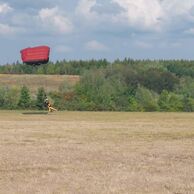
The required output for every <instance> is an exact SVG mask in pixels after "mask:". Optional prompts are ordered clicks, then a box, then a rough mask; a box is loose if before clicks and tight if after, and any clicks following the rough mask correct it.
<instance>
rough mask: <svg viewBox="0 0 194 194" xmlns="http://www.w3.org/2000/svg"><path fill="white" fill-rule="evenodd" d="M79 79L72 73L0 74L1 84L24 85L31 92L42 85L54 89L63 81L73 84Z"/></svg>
mask: <svg viewBox="0 0 194 194" xmlns="http://www.w3.org/2000/svg"><path fill="white" fill-rule="evenodd" d="M78 81H79V76H76V75H75V76H73V75H25V74H21V75H17V74H0V83H1V86H5V85H6V86H7V87H21V86H23V85H26V86H27V87H28V88H29V89H30V90H31V92H32V93H35V92H36V91H37V89H38V88H39V87H44V88H45V89H46V91H48V92H49V91H56V90H58V88H59V86H60V85H61V84H63V82H67V83H69V84H70V85H74V84H75V83H77V82H78Z"/></svg>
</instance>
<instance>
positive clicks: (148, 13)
mask: <svg viewBox="0 0 194 194" xmlns="http://www.w3.org/2000/svg"><path fill="white" fill-rule="evenodd" d="M112 1H113V2H115V3H117V4H118V5H119V6H120V7H121V8H123V10H124V11H122V13H120V14H117V15H115V21H117V22H121V23H125V24H128V25H129V26H131V27H132V28H135V29H140V30H153V31H158V30H159V31H162V30H166V29H165V28H175V27H176V26H179V27H180V26H181V25H184V24H185V21H191V22H193V21H194V0H187V1H180V0H146V1H145V0H112ZM183 21H184V22H183Z"/></svg>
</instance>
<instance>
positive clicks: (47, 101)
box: [44, 97, 57, 112]
mask: <svg viewBox="0 0 194 194" xmlns="http://www.w3.org/2000/svg"><path fill="white" fill-rule="evenodd" d="M44 103H45V105H46V106H47V108H48V111H49V112H53V111H57V109H56V108H53V107H52V105H51V103H50V102H49V100H48V98H47V97H46V99H45V100H44Z"/></svg>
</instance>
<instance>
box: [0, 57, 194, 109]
mask: <svg viewBox="0 0 194 194" xmlns="http://www.w3.org/2000/svg"><path fill="white" fill-rule="evenodd" d="M0 74H40V75H41V74H49V75H80V82H79V83H77V84H76V85H74V86H71V85H70V84H68V83H67V82H64V83H63V84H61V85H60V87H59V88H58V89H57V90H56V91H52V92H49V94H46V92H45V89H44V88H39V89H38V91H37V94H36V95H32V94H31V93H30V90H29V88H28V86H25V85H24V86H22V87H21V88H9V87H6V86H3V85H1V83H0V108H1V109H40V110H42V109H45V107H44V105H43V101H44V97H45V95H47V96H49V98H50V99H51V101H52V103H53V106H55V107H56V108H58V109H59V110H79V111H140V112H144V111H145V112H153V111H165V112H192V111H194V61H190V60H135V59H130V58H125V59H123V60H119V59H117V60H115V61H112V62H110V61H107V60H106V59H101V60H77V61H76V60H75V61H66V60H62V61H56V62H49V63H48V64H46V65H41V66H34V67H33V66H29V65H25V64H20V63H19V62H16V63H14V64H5V65H2V66H0Z"/></svg>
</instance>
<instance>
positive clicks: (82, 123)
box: [0, 111, 194, 194]
mask: <svg viewBox="0 0 194 194" xmlns="http://www.w3.org/2000/svg"><path fill="white" fill-rule="evenodd" d="M0 193H1V194H13V193H14V194H24V193H25V194H35V193H43V194H50V193H52V194H60V193H72V194H74V193H76V194H77V193H80V194H91V193H100V194H101V193H102V194H108V193H116V194H117V193H119V194H120V193H121V194H122V193H123V194H125V193H131V194H147V193H149V194H150V193H151V194H168V193H170V194H171V193H173V194H193V193H194V113H118V112H115V113H110V112H56V113H53V114H48V115H23V114H22V113H21V112H19V111H18V112H14V111H13V112H11V111H1V112H0Z"/></svg>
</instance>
